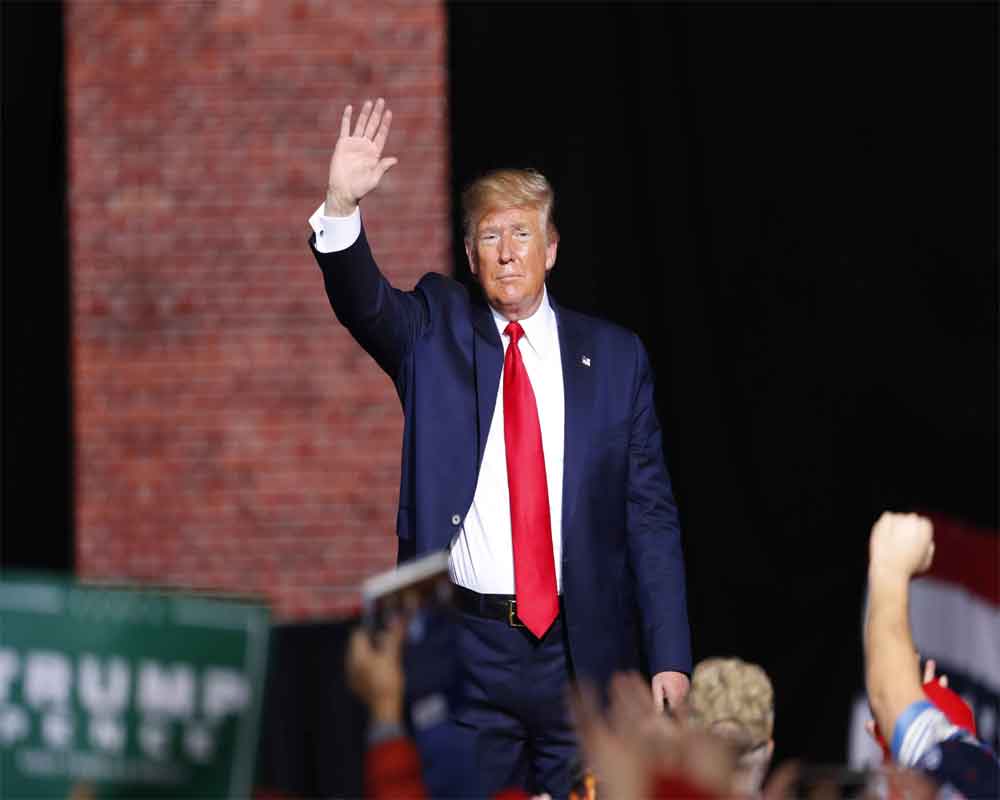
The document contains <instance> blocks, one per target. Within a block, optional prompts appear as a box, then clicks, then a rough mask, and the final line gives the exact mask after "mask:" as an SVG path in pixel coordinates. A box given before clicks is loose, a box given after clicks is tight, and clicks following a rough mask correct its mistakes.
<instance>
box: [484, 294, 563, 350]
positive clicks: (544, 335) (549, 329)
mask: <svg viewBox="0 0 1000 800" xmlns="http://www.w3.org/2000/svg"><path fill="white" fill-rule="evenodd" d="M490 313H491V314H492V315H493V321H494V322H495V323H496V326H497V330H498V331H499V332H500V338H501V341H503V335H504V333H503V332H504V330H505V329H506V328H507V325H508V324H509V323H510V320H509V319H507V318H506V317H505V316H503V315H502V314H501V313H500V312H499V311H497V310H496V309H495V308H493V307H492V306H490ZM518 322H520V323H521V328H522V329H523V330H524V341H526V342H527V343H528V345H529V346H530V347H531V349H532V350H534V351H535V352H536V353H537V354H538V357H539V358H542V359H544V358H546V357H547V356H548V354H549V353H550V352H551V350H552V341H553V338H554V337H555V336H556V335H557V328H556V314H555V312H554V311H553V310H552V304H551V303H549V291H548V288H547V287H546V286H545V284H542V302H541V303H540V304H539V306H538V308H537V309H536V310H535V313H534V314H532V315H531V316H530V317H527V318H525V319H521V320H518Z"/></svg>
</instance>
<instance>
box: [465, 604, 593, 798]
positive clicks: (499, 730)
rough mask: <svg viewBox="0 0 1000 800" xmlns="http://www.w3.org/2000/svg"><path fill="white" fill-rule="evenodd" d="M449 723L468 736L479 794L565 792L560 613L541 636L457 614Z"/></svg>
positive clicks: (567, 753) (568, 735) (564, 651)
mask: <svg viewBox="0 0 1000 800" xmlns="http://www.w3.org/2000/svg"><path fill="white" fill-rule="evenodd" d="M458 641H459V656H460V661H461V665H462V666H461V691H460V693H459V700H458V707H457V708H456V710H455V716H454V723H455V725H456V726H457V732H458V733H459V734H460V735H462V736H464V737H468V738H469V740H470V744H471V747H470V748H468V749H470V750H471V751H472V753H473V754H474V758H475V761H476V765H475V766H476V769H477V772H478V775H479V784H480V787H481V789H482V791H483V795H484V796H485V797H491V796H492V795H493V794H495V793H496V792H498V791H501V790H502V789H508V788H512V787H520V788H523V789H525V790H526V791H528V792H529V793H532V794H534V793H541V792H548V793H549V794H551V795H552V797H553V798H565V797H566V796H567V795H568V794H569V791H570V789H571V783H572V782H573V780H574V777H575V773H576V772H577V771H578V765H579V763H580V762H579V751H578V748H577V742H576V736H575V734H574V732H573V729H572V727H571V725H570V722H569V715H568V712H567V709H566V690H567V686H568V683H569V679H570V672H571V667H570V663H569V651H568V647H567V644H566V636H565V630H564V626H563V622H562V616H561V615H560V616H559V617H558V618H557V619H556V621H555V622H554V623H553V625H552V627H551V628H550V629H549V630H548V632H547V633H546V634H545V636H544V637H543V638H542V639H541V640H539V639H536V638H535V637H534V636H533V635H532V634H531V633H530V632H528V631H527V630H526V629H525V628H520V627H511V626H510V625H508V624H507V623H506V622H502V621H500V620H495V619H484V618H482V617H478V616H473V615H471V614H464V613H463V614H461V619H460V624H459V632H458Z"/></svg>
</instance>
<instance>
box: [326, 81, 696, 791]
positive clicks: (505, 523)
mask: <svg viewBox="0 0 1000 800" xmlns="http://www.w3.org/2000/svg"><path fill="white" fill-rule="evenodd" d="M351 119H352V109H351V107H350V106H348V107H347V108H345V110H344V115H343V119H342V122H341V131H340V137H339V139H338V141H337V144H336V147H335V149H334V152H333V156H332V157H331V160H330V169H329V181H328V188H327V196H326V202H325V204H324V205H323V206H321V207H320V208H319V209H318V210H317V212H316V213H315V214H314V215H313V217H312V218H311V219H310V224H311V226H312V227H313V231H314V236H313V237H312V238H311V240H310V242H311V245H312V248H313V252H314V254H315V256H316V259H317V261H318V262H319V265H320V268H321V269H322V271H323V278H324V283H325V286H326V291H327V294H328V296H329V299H330V303H331V305H332V306H333V309H334V312H335V313H336V315H337V318H338V319H339V320H340V321H341V322H342V323H343V324H344V325H345V326H346V327H347V328H348V330H349V331H350V332H351V334H352V335H353V336H354V337H355V339H356V340H357V341H358V342H359V343H360V344H361V346H362V347H363V348H364V349H365V350H366V351H367V352H368V353H369V354H371V356H372V357H373V358H374V359H375V360H376V361H377V362H378V364H379V365H380V366H381V367H382V369H384V370H385V371H386V373H387V374H388V375H389V376H390V378H392V380H393V382H394V384H395V386H396V390H397V392H398V394H399V397H400V400H401V402H402V406H403V413H404V416H405V426H404V434H403V460H402V478H401V483H400V500H399V516H398V522H397V532H398V535H399V558H400V560H406V559H408V558H412V557H414V556H418V555H422V554H424V553H428V552H431V551H434V550H440V549H445V548H448V549H449V552H450V556H449V562H450V571H451V576H452V580H453V582H454V584H455V586H456V590H455V591H456V596H457V599H458V604H459V606H460V607H461V609H462V611H463V612H464V613H463V615H462V620H463V622H462V630H461V633H460V637H459V649H460V655H461V656H462V658H463V660H464V663H465V678H464V683H463V691H464V694H463V704H462V706H461V707H460V708H459V709H458V711H457V713H456V715H455V722H456V724H457V725H458V726H460V728H461V729H462V730H463V731H464V732H466V733H467V734H468V736H469V737H470V738H471V740H472V741H473V742H474V749H475V752H476V757H477V765H478V768H479V770H480V774H481V777H482V778H483V784H484V785H483V789H484V791H485V792H487V793H490V792H492V791H495V790H497V789H500V788H504V787H508V786H514V785H519V786H524V787H526V788H529V789H530V790H532V791H547V792H550V793H551V794H553V795H555V796H565V795H566V794H567V792H568V790H569V788H570V785H569V784H570V772H571V765H572V763H573V761H574V759H575V752H576V751H575V747H576V745H575V741H574V737H573V734H572V730H571V728H570V725H569V723H568V721H567V718H566V712H565V704H564V696H565V695H564V693H565V688H566V684H567V682H568V681H569V680H571V679H572V678H573V677H574V676H586V677H587V678H589V679H591V680H593V681H594V682H596V683H597V684H598V685H600V686H604V685H605V683H606V681H607V680H608V678H609V677H610V675H611V674H612V673H613V672H614V671H616V670H623V669H629V668H633V667H635V666H637V665H638V658H639V652H640V647H641V646H644V650H645V655H646V661H647V663H646V664H645V665H644V666H645V667H646V668H647V672H648V673H649V674H650V675H651V676H652V678H651V685H652V692H653V702H656V703H657V704H659V705H660V706H662V705H663V704H664V703H667V704H669V705H670V706H675V705H676V704H678V703H680V702H681V701H682V700H683V698H684V695H685V694H686V692H687V687H688V678H687V675H688V674H689V673H690V669H691V654H690V637H689V632H688V623H687V610H686V600H685V582H684V564H683V557H682V553H681V544H680V530H679V526H678V521H677V510H676V507H675V504H674V500H673V496H672V493H671V488H670V479H669V476H668V474H667V469H666V466H665V461H664V457H663V449H662V441H661V433H660V427H659V423H658V421H657V418H656V413H655V409H654V405H653V378H652V374H651V370H650V366H649V362H648V359H647V356H646V353H645V350H644V348H643V346H642V344H641V342H640V341H639V339H638V337H637V336H636V335H635V334H633V333H631V332H629V331H627V330H625V329H623V328H620V327H618V326H616V325H613V324H611V323H608V322H604V321H601V320H597V319H594V318H591V317H587V316H584V315H582V314H578V313H576V312H573V311H570V310H568V309H565V308H562V307H561V306H558V305H557V304H556V303H555V302H554V301H553V300H552V299H551V298H550V297H549V295H548V293H547V291H546V288H545V278H546V276H547V274H548V271H549V270H550V269H552V267H553V265H554V264H555V261H556V252H557V248H558V244H559V240H558V234H557V232H556V228H555V225H554V223H553V219H552V202H553V194H552V189H551V187H550V186H549V184H548V181H547V180H546V179H545V178H544V176H542V175H541V174H540V173H537V172H535V171H533V170H496V171H494V172H491V173H489V174H487V175H485V176H484V177H483V178H481V179H480V180H478V181H476V182H475V183H474V184H472V186H470V188H469V189H468V190H467V191H466V192H465V194H464V195H463V206H464V211H465V248H466V253H467V255H468V259H469V265H470V268H471V270H472V273H473V274H474V275H475V276H476V278H477V280H478V283H479V286H480V288H481V290H482V292H481V295H482V296H481V297H480V296H478V293H470V292H469V291H468V290H467V289H466V288H464V287H463V286H462V285H460V284H459V283H457V282H455V281H453V280H450V279H448V278H446V277H444V276H441V275H438V274H435V273H430V274H428V275H425V276H424V277H423V278H422V279H421V280H420V282H419V283H418V284H417V286H416V288H415V289H414V290H413V291H411V292H403V291H399V290H397V289H394V288H392V287H391V286H390V285H389V283H388V282H387V281H386V280H385V278H384V277H383V276H382V275H381V273H380V272H379V270H378V267H377V266H376V264H375V261H374V259H373V257H372V254H371V251H370V250H369V247H368V242H367V239H366V237H365V234H364V230H363V228H362V226H361V218H360V210H359V206H358V203H359V201H360V200H361V199H362V198H363V197H365V195H367V194H368V193H369V192H371V191H372V190H373V189H375V187H376V186H377V185H378V183H379V181H380V180H381V178H382V176H383V175H384V174H385V172H386V171H387V170H388V169H389V168H390V167H392V166H393V164H395V163H396V159H394V158H387V157H383V155H382V151H383V148H384V146H385V143H386V140H387V138H388V134H389V128H390V124H391V119H392V115H391V112H390V111H389V110H387V109H386V108H385V104H384V103H383V101H382V100H381V99H380V100H378V101H377V102H376V103H375V104H374V105H373V104H372V103H371V102H370V101H366V102H365V104H364V106H363V107H362V109H361V111H360V113H359V115H358V118H357V122H356V124H355V126H354V130H353V132H352V131H351ZM640 640H641V644H640Z"/></svg>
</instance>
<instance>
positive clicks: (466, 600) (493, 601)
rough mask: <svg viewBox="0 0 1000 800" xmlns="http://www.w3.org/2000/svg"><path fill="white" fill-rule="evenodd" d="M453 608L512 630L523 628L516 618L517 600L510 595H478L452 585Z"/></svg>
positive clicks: (462, 587) (470, 590) (522, 624)
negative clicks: (504, 624) (498, 622)
mask: <svg viewBox="0 0 1000 800" xmlns="http://www.w3.org/2000/svg"><path fill="white" fill-rule="evenodd" d="M451 588H452V598H453V600H454V601H455V606H456V607H457V608H458V609H460V610H461V611H464V612H465V613H466V614H473V615H474V616H477V617H484V618H486V619H498V620H500V621H501V622H506V623H507V624H508V625H510V626H511V627H512V628H523V627H524V623H523V622H521V620H520V619H519V618H518V616H517V600H516V599H515V597H514V595H512V594H479V592H474V591H472V589H466V588H465V587H464V586H459V585H458V584H452V587H451Z"/></svg>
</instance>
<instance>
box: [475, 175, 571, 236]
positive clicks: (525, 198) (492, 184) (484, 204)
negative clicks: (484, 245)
mask: <svg viewBox="0 0 1000 800" xmlns="http://www.w3.org/2000/svg"><path fill="white" fill-rule="evenodd" d="M554 206H555V192H553V191H552V185H551V184H550V183H549V181H548V178H546V177H545V176H544V175H542V173H541V172H539V171H538V170H536V169H494V170H491V171H489V172H487V173H486V174H484V175H481V176H480V177H478V178H476V180H474V181H473V182H472V183H470V184H469V185H468V187H466V189H465V191H464V192H462V227H463V229H464V231H465V239H466V241H471V240H472V237H473V236H474V235H475V232H476V225H478V224H479V220H480V219H482V218H483V217H484V216H485V215H486V214H488V213H489V212H491V211H496V210H498V209H507V208H537V209H538V210H539V212H540V213H541V215H542V219H543V220H544V223H545V233H546V236H547V237H548V240H549V241H553V240H555V239H556V238H558V236H559V232H558V231H557V230H556V225H555V220H554V218H553V209H554Z"/></svg>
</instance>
